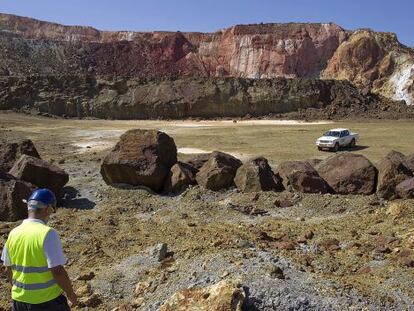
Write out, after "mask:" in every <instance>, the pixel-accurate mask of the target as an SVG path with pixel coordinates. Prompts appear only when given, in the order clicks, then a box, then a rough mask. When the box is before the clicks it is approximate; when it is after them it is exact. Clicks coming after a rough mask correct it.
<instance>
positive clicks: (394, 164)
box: [377, 151, 413, 200]
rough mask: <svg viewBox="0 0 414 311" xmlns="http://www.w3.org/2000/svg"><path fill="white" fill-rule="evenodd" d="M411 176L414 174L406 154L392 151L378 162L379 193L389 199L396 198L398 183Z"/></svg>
mask: <svg viewBox="0 0 414 311" xmlns="http://www.w3.org/2000/svg"><path fill="white" fill-rule="evenodd" d="M411 177H413V174H412V172H411V170H410V169H409V168H408V167H407V161H406V158H405V157H404V155H402V154H401V153H399V152H396V151H391V152H390V153H389V154H387V155H386V156H385V158H384V159H382V160H381V161H380V162H379V164H378V187H377V191H378V195H379V196H380V197H382V198H384V199H387V200H392V199H396V198H397V197H398V194H397V192H396V187H397V185H398V184H400V183H401V182H403V181H404V180H406V179H409V178H411Z"/></svg>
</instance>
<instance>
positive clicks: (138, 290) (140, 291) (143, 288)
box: [134, 282, 151, 297]
mask: <svg viewBox="0 0 414 311" xmlns="http://www.w3.org/2000/svg"><path fill="white" fill-rule="evenodd" d="M150 287H151V283H149V282H139V283H137V284H136V285H135V290H134V295H135V297H140V296H142V295H144V294H145V293H146V292H147V291H148V289H149V288H150Z"/></svg>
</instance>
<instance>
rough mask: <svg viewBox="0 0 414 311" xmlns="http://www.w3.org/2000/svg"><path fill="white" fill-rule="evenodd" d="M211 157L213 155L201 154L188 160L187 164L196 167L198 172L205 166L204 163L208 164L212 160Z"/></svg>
mask: <svg viewBox="0 0 414 311" xmlns="http://www.w3.org/2000/svg"><path fill="white" fill-rule="evenodd" d="M210 155H211V153H200V154H197V155H195V156H193V157H192V158H190V159H189V160H187V162H186V163H187V164H189V165H191V166H192V167H194V168H195V169H196V170H197V171H199V170H200V168H201V167H202V166H203V165H204V163H206V162H207V161H208V160H209V159H210Z"/></svg>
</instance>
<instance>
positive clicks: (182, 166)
mask: <svg viewBox="0 0 414 311" xmlns="http://www.w3.org/2000/svg"><path fill="white" fill-rule="evenodd" d="M196 173H197V170H196V169H195V168H193V167H192V166H191V165H189V164H187V163H183V162H178V163H176V164H174V165H173V166H172V167H171V171H170V173H169V175H168V177H167V180H166V182H165V185H164V192H165V193H174V194H178V193H181V192H184V191H185V190H186V189H187V188H188V186H190V185H194V184H196V183H197V181H196V180H195V175H196Z"/></svg>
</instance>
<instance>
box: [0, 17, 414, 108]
mask: <svg viewBox="0 0 414 311" xmlns="http://www.w3.org/2000/svg"><path fill="white" fill-rule="evenodd" d="M0 47H1V48H0V75H12V76H16V75H33V74H40V75H62V74H68V73H71V74H85V73H94V74H96V75H104V76H128V77H140V78H141V77H143V78H148V77H149V78H159V77H194V76H196V77H200V76H201V77H243V78H257V79H259V78H274V77H285V78H307V77H322V78H329V79H347V80H349V81H351V82H352V83H354V84H355V85H357V86H358V87H361V88H363V89H366V90H371V91H373V92H376V93H379V94H381V95H384V96H386V97H389V98H392V99H396V100H405V102H406V103H407V104H408V105H411V104H414V52H413V50H412V49H409V48H407V47H404V46H403V45H401V44H400V43H399V42H398V40H397V38H396V36H395V35H394V34H388V33H376V32H373V31H371V30H360V31H356V32H349V31H346V30H344V29H342V28H341V27H339V26H337V25H335V24H331V23H329V24H309V23H289V24H257V25H237V26H233V27H231V28H228V29H224V30H221V31H217V32H215V33H196V32H188V33H181V32H160V31H158V32H131V31H117V32H114V31H99V30H97V29H94V28H92V27H81V26H63V25H59V24H55V23H49V22H43V21H38V20H34V19H30V18H24V17H18V16H13V15H7V14H0ZM16 60H17V61H16Z"/></svg>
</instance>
